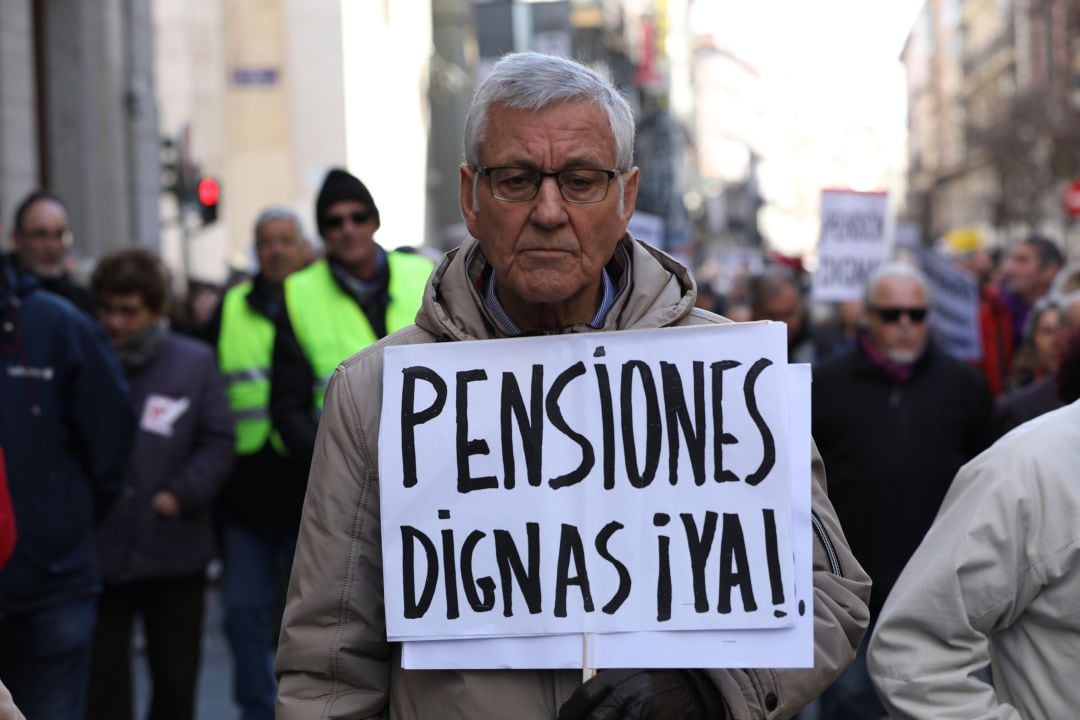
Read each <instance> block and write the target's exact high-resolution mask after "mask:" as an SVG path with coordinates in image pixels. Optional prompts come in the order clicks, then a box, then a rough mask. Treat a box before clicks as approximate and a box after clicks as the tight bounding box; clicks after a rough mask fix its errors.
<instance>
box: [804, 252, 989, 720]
mask: <svg viewBox="0 0 1080 720" xmlns="http://www.w3.org/2000/svg"><path fill="white" fill-rule="evenodd" d="M865 306H866V317H865V330H864V331H862V332H861V333H860V334H859V336H858V339H857V343H856V346H855V347H854V348H852V349H851V350H849V351H847V352H846V353H844V354H843V355H839V356H837V357H835V358H832V359H830V360H828V361H826V362H823V363H822V364H821V365H820V366H818V367H815V368H814V383H813V386H812V388H813V389H812V392H813V402H812V406H811V407H812V413H813V435H814V439H815V440H816V441H817V443H818V448H819V449H820V450H821V456H822V458H823V459H824V460H825V468H826V471H827V472H828V478H829V496H830V497H831V498H832V501H833V504H834V505H835V506H836V512H837V514H838V515H839V516H840V522H841V524H842V525H843V528H844V532H845V533H846V534H847V538H848V541H849V542H850V543H851V549H852V550H853V551H854V553H855V557H857V558H859V562H861V563H862V564H863V567H865V568H866V571H867V572H868V573H870V579H871V580H873V582H874V592H873V594H872V595H871V597H870V622H871V627H872V626H873V623H874V621H875V620H876V618H877V615H878V612H879V611H880V610H881V606H882V604H883V603H884V601H885V597H886V596H887V595H888V594H889V590H891V589H892V586H893V584H894V583H895V582H896V578H897V577H898V576H899V574H900V571H901V570H902V569H903V567H904V564H905V563H906V562H907V560H908V558H909V557H911V554H912V553H913V552H914V551H915V548H916V547H918V545H919V541H920V540H922V537H923V535H924V534H925V533H926V530H927V528H929V527H930V523H931V522H932V521H933V519H934V515H935V514H936V513H937V510H938V507H939V506H940V505H941V500H942V498H944V497H945V492H946V490H948V489H949V483H950V481H951V480H952V478H953V476H954V475H955V474H956V471H957V470H958V469H959V468H960V466H961V465H963V464H964V463H965V462H967V461H968V460H970V459H971V458H972V457H974V456H975V455H976V454H978V453H979V452H981V451H982V450H983V449H984V448H985V447H986V446H987V445H989V443H990V440H991V429H990V418H991V408H992V400H991V396H990V390H989V386H988V385H987V383H986V379H985V378H984V377H983V376H982V375H981V374H980V373H979V372H978V371H977V370H975V369H974V368H971V367H968V366H967V365H965V364H963V363H961V362H959V361H957V360H954V359H953V358H951V357H949V356H948V355H946V354H945V353H944V352H941V351H939V350H937V349H936V348H935V347H934V343H933V341H932V340H931V338H930V335H929V326H928V322H927V320H928V315H929V312H930V294H929V292H928V290H927V285H926V281H925V279H924V278H923V277H922V275H921V274H920V273H919V272H918V271H917V270H915V269H914V268H912V267H909V266H908V265H904V264H901V263H886V264H884V265H882V266H880V267H879V268H878V269H877V270H876V271H875V272H874V274H873V275H872V276H871V277H870V280H869V282H868V283H867V288H866V293H865ZM867 637H869V633H868V634H867ZM821 704H822V708H821V710H822V713H821V717H825V718H831V717H845V718H879V717H883V716H884V714H885V712H884V710H883V709H882V708H881V705H880V702H879V701H878V699H877V696H876V694H875V693H874V689H873V686H872V685H871V683H870V677H869V675H868V674H867V670H866V647H865V643H864V645H863V647H862V648H861V649H860V651H859V655H858V657H857V658H856V661H855V663H854V664H852V666H851V667H850V668H848V670H847V671H846V672H845V673H844V674H843V675H842V676H841V677H840V679H838V680H837V681H836V683H834V684H833V686H832V687H831V688H829V690H828V691H827V692H826V693H825V694H824V695H823V697H822V700H821Z"/></svg>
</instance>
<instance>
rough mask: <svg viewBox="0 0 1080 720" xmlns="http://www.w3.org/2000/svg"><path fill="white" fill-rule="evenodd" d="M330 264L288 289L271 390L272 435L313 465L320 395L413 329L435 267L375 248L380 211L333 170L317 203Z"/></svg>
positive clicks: (298, 277)
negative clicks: (370, 350)
mask: <svg viewBox="0 0 1080 720" xmlns="http://www.w3.org/2000/svg"><path fill="white" fill-rule="evenodd" d="M315 219H316V222H317V223H318V227H319V234H320V235H321V236H322V238H323V241H324V242H325V244H326V257H325V258H324V259H322V260H319V261H317V262H315V263H312V264H311V265H310V266H309V267H307V268H305V269H304V270H302V271H300V272H298V273H295V274H293V275H291V276H290V277H289V278H288V280H286V281H285V312H284V313H283V314H282V315H281V317H280V318H279V320H278V325H277V336H276V338H275V340H274V362H273V374H272V379H271V385H270V386H271V390H270V409H271V413H272V416H273V423H274V427H275V429H276V430H277V431H278V432H279V433H280V434H281V439H282V440H283V441H284V443H285V446H286V447H287V448H288V449H289V452H290V453H292V456H293V457H294V458H295V459H296V460H297V461H298V462H301V463H305V464H309V463H310V461H311V455H312V451H313V450H314V447H315V431H316V429H317V427H318V419H319V415H320V414H321V412H322V404H323V393H324V392H325V390H326V384H327V382H329V380H330V375H331V374H332V373H333V372H334V370H335V369H336V368H337V366H338V364H339V363H341V361H342V360H344V359H345V358H347V357H349V356H350V355H353V354H354V353H357V352H359V351H360V350H363V349H364V348H365V347H367V346H368V345H370V344H372V343H374V342H375V341H376V340H378V339H379V338H382V337H385V336H386V335H387V334H389V333H392V332H394V331H395V330H400V329H401V328H404V327H406V326H408V325H411V324H412V323H413V320H414V318H415V317H416V312H417V310H419V309H420V300H421V297H422V295H423V292H424V286H425V284H426V282H427V279H428V276H429V275H430V274H431V271H432V269H433V267H434V266H433V264H432V263H431V261H429V260H428V259H427V258H425V257H423V256H421V255H417V254H415V253H407V252H400V251H394V252H387V251H386V250H384V249H383V248H382V247H380V246H379V244H378V243H376V242H375V232H376V231H377V230H378V229H379V209H378V207H376V205H375V200H374V198H372V196H371V193H370V192H369V191H368V189H367V187H366V186H365V185H364V183H362V182H361V181H360V180H359V178H357V177H355V176H353V175H351V174H349V173H348V172H346V171H344V170H341V169H339V168H334V169H332V170H330V172H329V173H327V175H326V179H325V180H324V181H323V185H322V189H321V190H320V191H319V196H318V198H317V199H316V202H315Z"/></svg>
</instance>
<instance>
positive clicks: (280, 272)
mask: <svg viewBox="0 0 1080 720" xmlns="http://www.w3.org/2000/svg"><path fill="white" fill-rule="evenodd" d="M255 253H256V254H257V255H258V256H259V267H260V268H261V269H262V273H263V276H264V277H266V279H267V280H268V281H269V282H270V283H272V284H274V285H279V284H281V282H282V281H283V280H285V277H286V276H287V275H288V274H289V273H291V272H293V271H295V270H299V269H300V268H301V267H302V266H303V264H304V257H305V254H306V253H305V251H304V242H303V240H301V239H300V229H299V228H298V227H296V223H294V222H293V221H292V220H290V219H288V218H274V219H273V220H267V221H265V222H263V223H262V224H260V225H259V226H258V227H257V228H255Z"/></svg>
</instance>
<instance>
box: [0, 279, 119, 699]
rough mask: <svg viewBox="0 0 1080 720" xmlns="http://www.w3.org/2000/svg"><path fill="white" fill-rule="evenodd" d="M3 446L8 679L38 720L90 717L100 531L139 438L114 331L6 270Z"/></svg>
mask: <svg viewBox="0 0 1080 720" xmlns="http://www.w3.org/2000/svg"><path fill="white" fill-rule="evenodd" d="M0 366H2V369H0V445H2V446H3V447H4V453H5V455H6V459H7V470H8V480H9V483H10V487H11V496H12V504H13V506H14V509H15V517H16V523H17V528H18V537H17V539H16V544H15V553H14V555H13V556H12V558H11V562H10V563H9V564H8V565H7V566H6V567H5V568H4V569H3V570H2V571H0V678H2V679H3V682H4V684H5V685H7V686H8V688H9V689H10V690H11V693H12V695H13V696H14V698H15V703H16V704H17V705H18V706H19V707H20V708H21V709H22V710H23V712H24V713H26V716H27V717H30V718H34V720H39V719H40V720H50V719H52V718H57V719H65V720H66V719H68V718H77V717H82V714H83V712H84V706H85V703H86V692H87V682H88V677H89V669H90V650H91V641H92V639H93V636H94V617H95V610H96V605H97V595H98V593H99V592H100V590H101V580H100V571H99V565H98V558H97V552H96V549H95V539H94V526H95V524H96V521H97V520H98V519H100V518H101V517H102V516H103V515H104V514H105V511H106V510H107V509H108V507H109V506H110V505H111V503H112V501H113V499H114V497H115V496H116V494H117V493H118V492H119V490H120V486H121V483H122V482H123V475H124V468H125V466H126V465H127V460H128V451H129V449H130V446H131V438H132V433H133V431H134V417H133V414H132V412H131V409H130V407H129V405H128V395H127V383H126V381H125V380H124V376H123V372H122V370H121V369H120V365H119V363H118V362H117V360H116V358H115V356H114V355H113V353H112V351H111V350H110V349H109V345H108V342H107V341H106V339H105V335H104V333H103V332H102V331H101V328H99V327H98V326H97V325H96V324H94V322H93V321H92V320H90V319H89V318H88V317H86V316H85V315H84V314H83V313H81V312H79V311H78V310H76V309H75V307H74V306H73V305H71V304H70V303H68V302H67V301H66V300H63V299H62V298H60V297H57V296H55V295H52V294H50V293H45V292H42V291H38V290H34V289H33V287H32V286H31V285H29V284H26V285H24V284H20V283H17V281H16V280H15V274H14V272H13V271H12V269H11V268H10V267H8V266H7V264H6V263H0Z"/></svg>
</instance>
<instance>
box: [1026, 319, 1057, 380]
mask: <svg viewBox="0 0 1080 720" xmlns="http://www.w3.org/2000/svg"><path fill="white" fill-rule="evenodd" d="M1061 328H1062V323H1061V312H1060V311H1059V310H1058V309H1057V308H1049V309H1047V310H1044V311H1043V313H1042V314H1041V315H1039V319H1038V321H1037V322H1036V323H1035V328H1034V332H1033V333H1032V338H1031V341H1032V346H1033V347H1034V349H1035V366H1036V367H1038V368H1041V369H1043V370H1045V371H1047V372H1051V373H1055V372H1057V365H1058V362H1057V361H1058V351H1059V350H1060V349H1061V347H1062V346H1063V341H1064V340H1065V333H1063V332H1062V330H1061Z"/></svg>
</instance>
